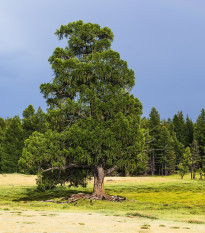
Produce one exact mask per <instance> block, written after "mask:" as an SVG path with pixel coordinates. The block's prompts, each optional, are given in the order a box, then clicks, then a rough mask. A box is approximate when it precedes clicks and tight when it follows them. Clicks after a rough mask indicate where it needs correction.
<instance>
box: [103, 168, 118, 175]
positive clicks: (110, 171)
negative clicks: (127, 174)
mask: <svg viewBox="0 0 205 233" xmlns="http://www.w3.org/2000/svg"><path fill="white" fill-rule="evenodd" d="M116 169H117V166H114V167H111V168H109V169H107V170H105V175H109V174H110V173H112V172H113V171H115V170H116Z"/></svg>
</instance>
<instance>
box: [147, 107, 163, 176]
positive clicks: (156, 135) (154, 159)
mask: <svg viewBox="0 0 205 233" xmlns="http://www.w3.org/2000/svg"><path fill="white" fill-rule="evenodd" d="M149 134H150V137H151V140H152V141H151V142H150V152H149V164H150V171H151V174H152V175H154V174H155V173H157V174H159V172H160V167H161V158H160V155H159V151H160V150H161V147H160V145H159V140H160V134H161V126H160V115H159V113H158V111H157V110H156V108H155V107H153V108H152V109H151V112H150V114H149Z"/></svg>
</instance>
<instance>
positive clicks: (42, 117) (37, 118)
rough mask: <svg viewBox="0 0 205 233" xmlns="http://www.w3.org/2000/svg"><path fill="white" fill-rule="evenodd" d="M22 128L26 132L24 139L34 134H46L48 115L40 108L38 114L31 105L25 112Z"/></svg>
mask: <svg viewBox="0 0 205 233" xmlns="http://www.w3.org/2000/svg"><path fill="white" fill-rule="evenodd" d="M22 127H23V130H24V139H27V138H28V137H29V136H30V135H31V134H32V133H33V132H35V131H38V132H41V133H44V132H45V131H46V129H47V122H46V114H45V113H44V112H43V111H42V109H41V108H40V107H39V108H38V110H37V112H35V109H34V108H33V106H32V105H29V106H28V107H27V108H26V109H25V110H24V111H23V120H22Z"/></svg>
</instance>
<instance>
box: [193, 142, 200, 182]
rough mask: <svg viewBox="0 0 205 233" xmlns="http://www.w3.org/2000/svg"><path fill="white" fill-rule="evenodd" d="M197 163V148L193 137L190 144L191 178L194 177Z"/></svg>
mask: <svg viewBox="0 0 205 233" xmlns="http://www.w3.org/2000/svg"><path fill="white" fill-rule="evenodd" d="M198 164H199V149H198V143H197V141H196V140H195V139H194V140H193V142H192V144H191V179H195V176H196V171H197V169H198Z"/></svg>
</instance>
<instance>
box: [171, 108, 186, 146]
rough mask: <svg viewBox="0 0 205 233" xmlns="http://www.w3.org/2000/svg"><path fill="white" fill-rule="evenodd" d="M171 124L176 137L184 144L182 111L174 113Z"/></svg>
mask: <svg viewBox="0 0 205 233" xmlns="http://www.w3.org/2000/svg"><path fill="white" fill-rule="evenodd" d="M173 124H174V130H175V132H176V137H177V139H178V140H179V141H180V142H181V143H182V144H183V145H185V121H184V116H183V113H182V111H179V112H178V113H177V114H175V115H174V118H173Z"/></svg>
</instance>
